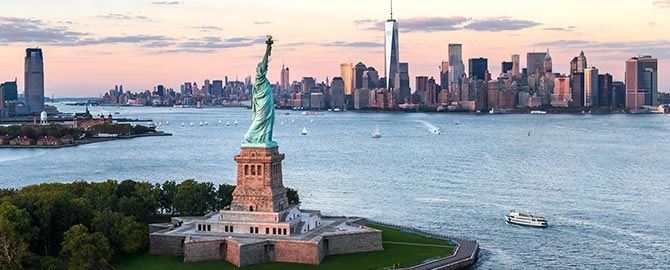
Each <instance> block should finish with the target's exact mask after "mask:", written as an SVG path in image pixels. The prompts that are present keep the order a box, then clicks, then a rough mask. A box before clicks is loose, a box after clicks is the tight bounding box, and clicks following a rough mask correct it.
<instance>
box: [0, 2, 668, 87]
mask: <svg viewBox="0 0 670 270" xmlns="http://www.w3.org/2000/svg"><path fill="white" fill-rule="evenodd" d="M3 2H5V1H3ZM7 2H11V4H8V3H3V5H2V15H0V61H1V63H0V81H10V80H14V77H18V80H19V92H21V93H22V92H23V57H24V56H25V48H26V47H40V48H42V49H43V52H44V59H45V60H44V62H45V89H46V90H45V94H46V95H47V96H51V95H52V94H54V95H55V96H56V97H73V96H76V97H96V96H99V95H100V94H101V93H103V92H105V91H107V90H109V89H110V88H113V87H114V85H115V84H123V86H124V90H130V91H143V90H146V89H153V87H154V86H155V85H157V84H163V85H165V86H166V87H171V88H175V89H179V85H180V84H181V83H183V82H185V81H191V82H192V81H195V82H198V85H201V84H202V82H203V81H204V80H205V79H210V80H215V79H222V78H223V77H224V76H228V78H229V79H235V77H236V76H239V79H240V80H242V79H243V78H244V77H246V76H248V75H250V74H252V73H253V72H254V68H255V65H256V63H257V62H258V61H260V58H261V57H262V54H263V53H264V48H263V47H264V42H263V39H264V36H265V35H266V34H272V35H273V36H274V37H275V40H276V43H275V47H274V50H273V54H272V62H271V64H270V71H269V74H268V77H269V79H270V80H271V81H273V82H275V81H278V80H279V74H280V68H281V65H282V62H284V63H285V64H286V65H287V66H289V67H290V68H291V80H300V78H302V77H304V76H311V77H316V78H317V79H318V80H319V81H323V80H325V78H326V77H329V78H332V77H336V76H339V66H340V65H339V64H340V63H344V62H353V63H354V64H355V63H357V62H359V61H361V62H363V63H365V64H366V65H368V66H369V65H372V66H374V67H375V68H376V69H377V70H378V71H379V73H380V74H382V73H383V64H384V58H383V52H384V46H383V42H384V39H383V36H384V32H383V26H382V23H383V21H384V20H386V19H388V17H389V1H387V0H372V1H360V0H340V1H315V0H253V1H241V0H240V1H230V0H219V1H213V0H211V1H204V0H167V1H163V0H116V1H96V0H58V1H43V0H21V1H7ZM393 11H394V18H395V19H397V20H398V25H399V28H400V37H399V40H400V61H401V62H408V63H409V69H410V70H409V71H410V77H411V78H414V77H415V76H422V75H423V76H434V77H439V75H438V74H439V69H438V66H439V64H440V62H441V61H442V60H443V59H445V58H447V44H448V43H462V44H463V58H464V62H465V63H466V65H467V59H468V58H475V57H486V58H488V59H489V69H490V71H491V73H492V74H494V77H495V75H497V74H498V73H499V72H500V62H502V61H510V55H511V54H520V55H521V65H522V67H525V66H526V63H525V62H526V61H525V58H526V56H525V54H526V53H527V52H532V51H546V50H547V49H549V50H550V52H551V55H552V57H553V64H554V71H555V72H561V73H567V72H568V71H569V62H570V60H571V59H572V57H574V56H577V55H578V54H579V52H580V51H581V50H584V52H585V54H586V57H587V58H588V63H589V65H594V66H597V67H598V68H599V70H600V72H601V73H611V74H612V75H613V76H614V79H615V80H623V74H624V62H625V60H626V59H628V58H629V57H631V56H636V55H640V54H645V55H646V54H650V55H652V56H654V57H656V58H658V60H659V73H660V74H659V88H660V91H664V92H670V68H666V66H667V64H668V63H670V19H668V18H670V0H612V1H582V0H564V1H537V0H533V1H526V0H514V1H488V0H469V1H451V0H446V1H445V0H443V1H437V0H431V1H428V0H413V1H409V0H396V1H394V8H393ZM413 83H414V82H413V81H412V85H411V86H412V87H414V85H413Z"/></svg>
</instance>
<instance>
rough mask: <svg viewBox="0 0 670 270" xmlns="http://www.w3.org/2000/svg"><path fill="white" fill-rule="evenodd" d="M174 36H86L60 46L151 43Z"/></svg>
mask: <svg viewBox="0 0 670 270" xmlns="http://www.w3.org/2000/svg"><path fill="white" fill-rule="evenodd" d="M170 40H173V38H170V37H166V36H153V35H131V36H111V37H102V38H84V39H80V40H76V41H74V42H65V43H60V44H53V45H60V46H89V45H100V44H117V43H139V44H142V43H149V44H151V43H152V42H158V41H170Z"/></svg>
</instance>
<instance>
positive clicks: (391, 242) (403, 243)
mask: <svg viewBox="0 0 670 270" xmlns="http://www.w3.org/2000/svg"><path fill="white" fill-rule="evenodd" d="M382 243H384V244H396V245H406V246H421V247H441V248H456V247H455V246H447V245H433V244H421V243H407V242H393V241H382Z"/></svg>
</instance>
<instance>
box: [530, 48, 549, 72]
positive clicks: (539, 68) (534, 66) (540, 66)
mask: <svg viewBox="0 0 670 270" xmlns="http://www.w3.org/2000/svg"><path fill="white" fill-rule="evenodd" d="M546 55H547V53H538V52H529V53H528V54H526V68H527V69H528V75H529V76H530V75H531V74H533V73H537V72H543V71H544V57H545V56H546Z"/></svg>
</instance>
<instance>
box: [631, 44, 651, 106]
mask: <svg viewBox="0 0 670 270" xmlns="http://www.w3.org/2000/svg"><path fill="white" fill-rule="evenodd" d="M625 78H626V79H625V83H626V108H638V107H640V106H658V60H657V59H656V58H653V57H651V56H649V55H645V56H639V57H632V58H630V59H628V60H626V76H625Z"/></svg>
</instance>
